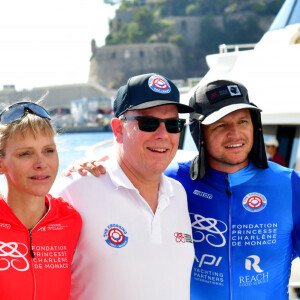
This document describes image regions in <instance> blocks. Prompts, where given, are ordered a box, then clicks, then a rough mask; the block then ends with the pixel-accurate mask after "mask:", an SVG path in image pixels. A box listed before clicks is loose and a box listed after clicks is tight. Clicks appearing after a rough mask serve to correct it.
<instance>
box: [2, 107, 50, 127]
mask: <svg viewBox="0 0 300 300" xmlns="http://www.w3.org/2000/svg"><path fill="white" fill-rule="evenodd" d="M26 111H28V112H30V113H32V114H34V115H37V116H39V117H41V118H46V119H49V120H51V117H50V116H49V114H48V112H47V111H46V110H45V109H44V108H43V107H41V106H39V105H38V104H35V103H33V102H18V103H15V104H13V105H11V106H9V107H7V108H6V109H4V110H3V111H2V112H1V114H0V123H1V124H3V125H7V124H10V123H12V122H14V121H16V120H19V119H21V118H22V117H23V116H24V114H25V112H26Z"/></svg>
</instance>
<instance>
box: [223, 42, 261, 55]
mask: <svg viewBox="0 0 300 300" xmlns="http://www.w3.org/2000/svg"><path fill="white" fill-rule="evenodd" d="M255 45H256V44H255V43H250V44H232V45H226V44H222V45H219V53H227V52H230V51H240V50H241V49H248V50H249V49H253V48H254V47H255Z"/></svg>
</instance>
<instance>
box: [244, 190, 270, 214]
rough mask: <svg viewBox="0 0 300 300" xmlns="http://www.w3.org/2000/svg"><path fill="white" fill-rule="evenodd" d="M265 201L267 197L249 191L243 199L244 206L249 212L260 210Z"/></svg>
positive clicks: (264, 205)
mask: <svg viewBox="0 0 300 300" xmlns="http://www.w3.org/2000/svg"><path fill="white" fill-rule="evenodd" d="M267 203H268V201H267V198H266V197H265V196H264V195H262V194H259V193H249V194H247V195H246V196H245V197H244V199H243V206H244V208H245V209H246V210H248V211H250V212H259V211H262V210H263V209H264V208H265V207H266V206H267Z"/></svg>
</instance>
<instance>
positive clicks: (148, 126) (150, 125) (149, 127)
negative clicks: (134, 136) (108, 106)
mask: <svg viewBox="0 0 300 300" xmlns="http://www.w3.org/2000/svg"><path fill="white" fill-rule="evenodd" d="M120 120H136V121H138V126H139V129H140V130H141V131H145V132H154V131H156V130H157V128H158V127H159V125H160V123H165V126H166V130H167V132H169V133H179V132H181V131H182V129H183V128H184V124H185V119H178V118H170V119H159V118H155V117H146V116H137V117H126V116H124V117H121V118H120Z"/></svg>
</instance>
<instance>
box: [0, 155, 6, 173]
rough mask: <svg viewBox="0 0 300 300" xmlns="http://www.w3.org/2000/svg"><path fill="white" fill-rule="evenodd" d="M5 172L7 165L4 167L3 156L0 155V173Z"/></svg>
mask: <svg viewBox="0 0 300 300" xmlns="http://www.w3.org/2000/svg"><path fill="white" fill-rule="evenodd" d="M4 173H5V167H4V162H3V157H2V156H0V175H2V174H4Z"/></svg>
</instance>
